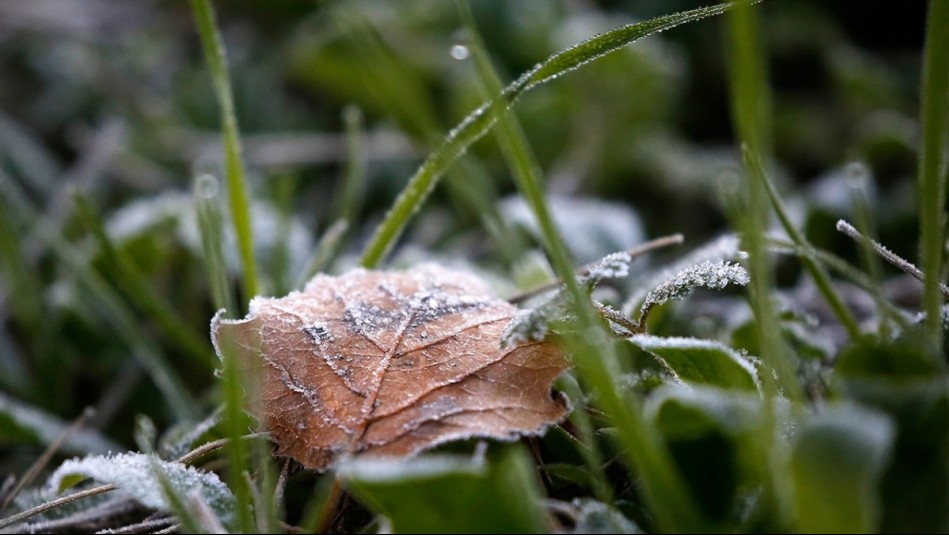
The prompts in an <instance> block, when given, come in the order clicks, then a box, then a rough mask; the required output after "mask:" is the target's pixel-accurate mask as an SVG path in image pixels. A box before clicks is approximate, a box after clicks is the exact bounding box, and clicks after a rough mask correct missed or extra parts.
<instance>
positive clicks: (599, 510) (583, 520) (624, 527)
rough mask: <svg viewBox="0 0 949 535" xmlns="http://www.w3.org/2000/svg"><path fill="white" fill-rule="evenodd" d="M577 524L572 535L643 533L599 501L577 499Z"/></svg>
mask: <svg viewBox="0 0 949 535" xmlns="http://www.w3.org/2000/svg"><path fill="white" fill-rule="evenodd" d="M573 506H574V507H576V508H577V524H576V526H574V528H573V531H572V533H645V532H644V531H643V530H642V528H640V527H639V526H637V525H636V524H635V523H633V521H632V520H630V519H628V518H626V516H624V515H623V513H621V512H620V511H619V510H617V509H616V508H614V507H612V506H609V505H607V504H605V503H603V502H601V501H597V500H593V499H589V498H577V499H575V500H574V501H573Z"/></svg>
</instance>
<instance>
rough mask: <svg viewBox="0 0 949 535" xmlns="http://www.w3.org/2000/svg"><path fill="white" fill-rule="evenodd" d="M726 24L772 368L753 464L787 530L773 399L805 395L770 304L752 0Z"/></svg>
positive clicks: (750, 237)
mask: <svg viewBox="0 0 949 535" xmlns="http://www.w3.org/2000/svg"><path fill="white" fill-rule="evenodd" d="M725 23H726V44H725V53H726V58H727V61H728V89H729V94H730V98H731V113H732V123H733V125H734V129H735V131H736V133H737V137H738V139H739V141H740V142H741V145H742V156H743V158H744V160H745V162H744V163H745V180H743V181H742V183H743V188H742V189H743V191H744V194H743V195H742V197H743V198H744V199H745V202H746V203H747V204H746V209H745V210H743V211H742V212H740V213H739V214H738V218H737V219H738V226H739V228H738V230H739V231H740V233H741V239H742V246H743V248H744V249H745V250H746V251H747V252H748V271H749V273H750V275H751V284H750V285H749V289H750V298H751V309H752V311H753V313H754V317H755V334H756V335H757V340H758V344H757V346H758V348H759V349H758V351H759V355H758V356H759V357H760V358H761V359H762V361H763V363H764V365H765V366H766V368H767V369H768V370H769V371H770V372H771V373H762V374H761V378H762V382H761V387H762V388H761V390H762V393H763V394H764V396H765V399H764V403H763V404H762V409H763V415H762V416H763V417H762V419H761V423H760V424H759V425H758V426H757V429H756V430H755V433H754V434H753V435H752V436H751V439H750V440H749V444H750V445H751V448H750V449H749V454H748V462H749V464H750V466H751V471H752V473H753V474H754V478H755V479H757V480H759V481H761V496H760V498H759V504H760V507H761V508H762V510H770V511H771V512H773V513H774V518H775V520H774V522H775V525H774V526H773V527H774V528H778V529H780V528H784V529H787V527H786V526H788V525H793V524H794V519H792V518H790V517H789V515H788V514H787V513H786V511H788V510H789V508H788V505H787V504H788V500H789V490H788V488H789V487H788V484H787V482H786V481H782V480H781V479H780V478H778V477H776V476H775V474H774V473H773V470H772V463H774V462H775V461H774V460H775V459H776V458H780V456H781V454H782V452H783V451H784V450H783V449H782V444H781V443H780V442H779V441H777V440H775V431H774V430H775V428H776V426H777V425H778V422H777V416H776V415H775V414H774V400H776V399H777V398H778V397H779V396H780V395H781V394H783V395H784V396H786V397H788V398H789V399H791V400H792V401H799V400H800V399H801V398H802V394H801V392H800V387H799V385H798V384H797V380H796V375H795V371H796V370H795V365H794V363H793V361H792V356H791V354H790V352H789V351H788V348H787V346H786V344H785V343H784V339H783V337H782V332H781V326H780V324H779V323H778V316H777V313H776V311H775V308H774V304H773V302H772V295H773V294H772V290H773V286H774V284H773V274H772V270H771V261H770V258H769V256H768V254H769V251H768V249H767V247H766V242H765V231H766V229H767V228H768V220H769V217H768V216H769V213H768V207H769V203H768V192H767V187H766V184H767V183H768V182H767V177H766V176H765V173H764V166H763V164H762V163H761V162H765V161H769V159H770V154H771V140H770V135H771V134H770V131H771V130H770V124H771V109H770V106H771V103H770V92H769V90H768V86H767V83H766V77H765V60H764V54H763V48H762V44H761V36H760V22H759V16H758V12H757V11H756V10H755V11H753V10H752V9H751V7H750V5H749V3H748V2H741V5H739V6H738V7H736V9H734V10H733V11H732V12H731V13H729V15H728V17H726V19H725Z"/></svg>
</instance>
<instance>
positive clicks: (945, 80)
mask: <svg viewBox="0 0 949 535" xmlns="http://www.w3.org/2000/svg"><path fill="white" fill-rule="evenodd" d="M923 54H924V58H923V73H922V78H923V80H922V95H921V99H922V105H921V107H920V112H919V113H920V122H921V123H922V125H923V140H922V149H921V150H920V153H919V214H920V218H919V226H920V229H919V230H920V232H919V235H920V253H921V258H920V264H921V266H922V268H923V274H924V277H923V285H924V293H923V303H924V309H925V311H926V316H927V318H929V319H928V321H927V322H926V332H927V333H928V335H929V342H930V346H931V347H932V348H933V349H934V350H935V349H937V348H942V338H943V333H942V329H943V326H942V322H941V321H939V319H937V318H941V317H942V316H941V314H940V308H941V307H942V302H943V299H942V294H941V293H940V291H939V283H940V281H941V275H942V267H943V254H944V249H943V248H944V244H943V240H944V238H943V236H944V235H945V225H946V214H945V209H944V207H945V202H946V201H945V198H946V180H947V174H949V161H947V160H949V155H947V150H946V147H947V145H949V62H947V61H946V58H949V2H947V1H946V0H930V2H929V12H928V17H927V22H926V44H925V49H924V52H923ZM941 352H942V351H941V349H940V351H939V353H941ZM939 361H940V362H941V363H942V365H943V366H945V360H944V359H939Z"/></svg>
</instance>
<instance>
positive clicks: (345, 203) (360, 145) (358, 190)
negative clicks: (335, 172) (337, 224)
mask: <svg viewBox="0 0 949 535" xmlns="http://www.w3.org/2000/svg"><path fill="white" fill-rule="evenodd" d="M343 124H345V126H346V169H345V171H344V173H343V187H342V189H341V190H340V193H339V197H338V199H337V202H336V214H335V216H334V217H333V221H338V220H340V219H342V220H344V221H346V222H347V223H348V224H349V225H350V226H352V224H353V222H354V221H355V218H356V216H357V215H358V214H359V211H360V209H361V208H362V201H363V196H364V195H365V190H366V163H367V162H366V139H365V138H366V136H365V133H364V132H363V115H362V110H360V109H359V108H358V107H356V106H352V105H351V106H347V107H346V109H344V110H343Z"/></svg>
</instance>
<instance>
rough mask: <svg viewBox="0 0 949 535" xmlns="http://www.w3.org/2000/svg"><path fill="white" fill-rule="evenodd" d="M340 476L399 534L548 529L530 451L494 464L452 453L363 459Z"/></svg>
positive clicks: (511, 452)
mask: <svg viewBox="0 0 949 535" xmlns="http://www.w3.org/2000/svg"><path fill="white" fill-rule="evenodd" d="M339 477H340V478H341V479H342V480H343V481H344V483H345V484H346V487H347V488H348V489H349V490H350V491H351V492H352V493H353V494H354V495H355V496H356V497H357V498H358V499H359V500H360V501H362V502H363V503H364V504H366V505H367V506H368V507H369V508H370V509H371V510H372V511H374V512H376V513H378V514H381V515H384V516H386V517H388V518H389V520H390V521H391V522H392V529H393V531H394V532H395V533H458V532H461V531H465V532H471V533H538V532H542V531H548V528H547V524H546V522H545V520H544V516H543V511H542V509H541V507H540V492H539V490H538V489H537V486H536V483H535V481H534V477H535V475H534V473H533V469H532V468H531V466H530V463H529V461H528V459H527V456H526V455H525V454H524V452H523V451H522V450H521V449H519V448H517V447H506V448H504V450H503V451H502V452H501V454H500V455H499V456H498V457H497V458H492V459H490V460H489V461H485V460H478V459H471V458H469V457H460V456H449V455H427V456H422V457H417V458H414V459H410V460H407V461H406V460H397V459H369V458H367V459H357V460H353V461H350V462H348V463H345V464H343V465H342V466H341V467H340V469H339Z"/></svg>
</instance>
